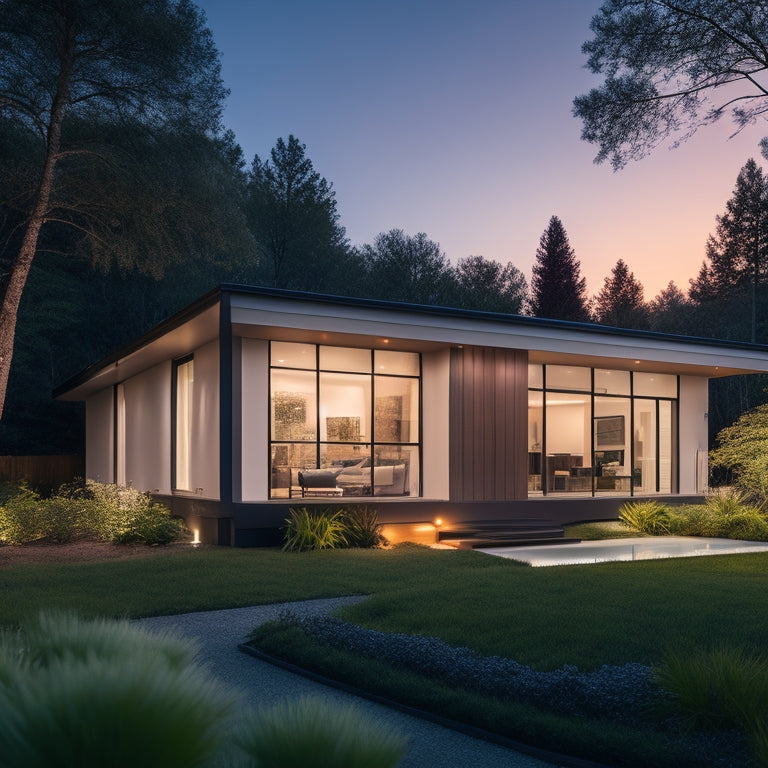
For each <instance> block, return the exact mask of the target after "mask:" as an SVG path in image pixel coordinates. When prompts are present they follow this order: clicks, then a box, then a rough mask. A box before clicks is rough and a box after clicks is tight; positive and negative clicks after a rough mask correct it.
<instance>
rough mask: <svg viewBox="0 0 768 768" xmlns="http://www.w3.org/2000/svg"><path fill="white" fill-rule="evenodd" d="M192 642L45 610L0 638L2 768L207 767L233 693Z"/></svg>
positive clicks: (221, 734) (224, 729)
mask: <svg viewBox="0 0 768 768" xmlns="http://www.w3.org/2000/svg"><path fill="white" fill-rule="evenodd" d="M194 655H195V649H194V647H193V646H191V645H190V644H189V643H188V642H187V641H185V640H182V639H180V638H173V637H171V636H170V635H157V636H155V635H152V634H150V633H148V632H145V631H144V630H142V629H140V628H138V627H136V626H135V625H132V624H130V623H128V622H126V621H106V620H103V621H94V622H87V621H81V620H79V619H77V618H75V617H72V616H46V615H43V616H42V617H41V618H40V620H39V622H38V623H37V625H33V626H32V627H29V628H26V629H22V630H21V631H20V632H18V633H15V634H6V635H5V636H4V637H3V639H2V643H0V723H2V727H0V767H2V768H20V767H21V766H25V767H26V766H35V768H49V767H50V768H54V767H55V768H80V767H81V766H90V765H94V766H95V765H109V766H113V767H114V768H122V767H123V766H125V768H129V766H130V767H132V766H136V765H141V766H145V767H146V768H155V766H156V767H157V768H161V766H162V768H174V767H176V766H178V768H182V767H184V768H187V767H189V766H203V765H207V764H210V761H211V760H212V759H213V758H214V756H215V755H216V754H217V753H218V752H219V750H220V749H221V748H222V745H223V743H224V740H225V738H226V735H227V725H228V723H229V721H230V718H231V716H232V714H233V712H234V706H235V703H236V699H235V697H234V696H233V694H231V693H229V692H228V691H226V690H225V689H224V688H223V687H222V686H221V685H220V683H218V682H217V681H216V680H215V679H214V678H212V677H211V676H210V675H209V674H208V673H206V672H204V671H203V670H202V669H201V668H200V667H198V666H196V665H195V664H194V663H193V658H194Z"/></svg>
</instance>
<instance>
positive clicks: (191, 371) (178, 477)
mask: <svg viewBox="0 0 768 768" xmlns="http://www.w3.org/2000/svg"><path fill="white" fill-rule="evenodd" d="M174 370H175V379H176V386H175V397H176V408H175V413H174V420H175V422H176V423H175V435H174V448H175V450H174V453H175V456H174V470H175V474H174V486H173V487H174V490H179V491H191V490H192V415H193V410H192V407H193V400H192V394H193V390H194V385H195V361H194V360H193V359H192V358H188V359H184V360H179V361H177V362H176V363H175V366H174Z"/></svg>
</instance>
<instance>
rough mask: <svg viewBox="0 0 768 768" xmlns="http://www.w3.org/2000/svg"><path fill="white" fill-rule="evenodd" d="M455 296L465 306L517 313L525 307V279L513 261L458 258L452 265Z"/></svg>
mask: <svg viewBox="0 0 768 768" xmlns="http://www.w3.org/2000/svg"><path fill="white" fill-rule="evenodd" d="M454 279H455V281H456V288H455V291H456V298H455V300H454V302H453V303H455V304H456V306H458V307H464V308H466V309H482V310H487V311H489V312H506V313H508V314H513V315H515V314H520V313H522V311H523V308H524V307H525V302H526V299H527V295H528V283H527V281H526V279H525V275H524V274H523V273H522V272H521V271H520V270H519V269H518V268H517V267H516V266H514V265H513V264H501V263H499V262H498V261H494V260H492V259H486V258H484V257H483V256H467V257H465V258H463V259H459V261H458V263H457V264H456V267H455V269H454Z"/></svg>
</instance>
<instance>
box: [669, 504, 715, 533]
mask: <svg viewBox="0 0 768 768" xmlns="http://www.w3.org/2000/svg"><path fill="white" fill-rule="evenodd" d="M667 529H668V530H669V533H670V534H672V535H673V536H717V535H718V531H719V530H720V529H719V524H718V521H717V519H716V518H715V516H714V514H713V512H712V510H711V509H710V508H709V507H707V506H706V505H705V504H683V505H681V506H679V507H671V508H670V510H669V519H668V521H667Z"/></svg>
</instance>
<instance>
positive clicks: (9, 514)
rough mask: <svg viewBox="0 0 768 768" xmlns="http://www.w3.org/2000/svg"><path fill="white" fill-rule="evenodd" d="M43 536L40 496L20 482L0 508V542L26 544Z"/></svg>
mask: <svg viewBox="0 0 768 768" xmlns="http://www.w3.org/2000/svg"><path fill="white" fill-rule="evenodd" d="M44 536H45V527H44V525H43V515H42V509H41V499H40V496H39V495H38V494H37V492H35V491H33V490H32V489H31V488H29V486H28V485H27V484H26V483H23V482H22V483H20V484H19V485H18V487H17V491H16V493H15V494H13V495H11V496H10V497H9V498H7V499H6V501H5V503H4V504H3V506H2V507H0V542H2V543H3V544H26V543H28V542H30V541H35V540H36V539H42V538H43V537H44Z"/></svg>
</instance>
